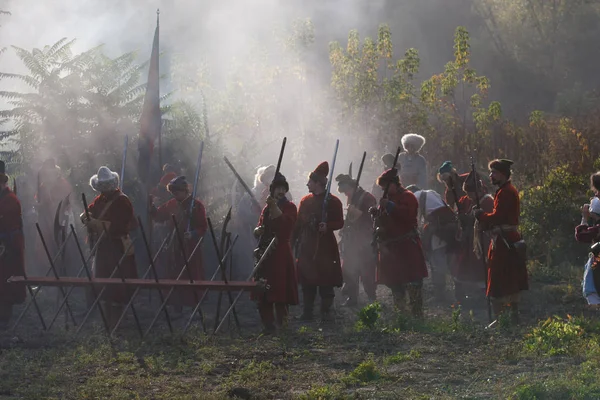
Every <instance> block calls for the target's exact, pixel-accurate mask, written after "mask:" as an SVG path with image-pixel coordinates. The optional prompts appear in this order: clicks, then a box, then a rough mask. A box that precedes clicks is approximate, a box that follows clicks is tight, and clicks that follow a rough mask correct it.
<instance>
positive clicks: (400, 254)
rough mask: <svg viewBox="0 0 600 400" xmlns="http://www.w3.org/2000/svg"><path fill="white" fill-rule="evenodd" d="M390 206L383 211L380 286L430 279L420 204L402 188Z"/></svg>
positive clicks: (389, 196) (379, 246)
mask: <svg viewBox="0 0 600 400" xmlns="http://www.w3.org/2000/svg"><path fill="white" fill-rule="evenodd" d="M388 199H389V201H390V202H392V203H393V204H391V205H390V206H389V207H386V209H385V210H383V211H382V213H383V214H382V215H381V216H380V217H379V218H380V228H381V229H382V230H383V235H382V237H381V238H380V240H379V243H378V249H379V265H378V268H377V282H378V283H379V284H382V285H386V286H388V287H393V286H398V285H404V284H407V283H411V282H418V281H420V280H422V279H423V278H426V277H427V266H426V264H425V256H424V254H423V248H422V246H421V239H420V238H419V235H418V233H417V213H418V209H419V203H418V202H417V198H416V197H415V195H414V194H413V193H411V192H410V191H408V190H406V189H404V188H401V189H399V191H398V192H397V193H395V194H393V195H388Z"/></svg>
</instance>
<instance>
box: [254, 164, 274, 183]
mask: <svg viewBox="0 0 600 400" xmlns="http://www.w3.org/2000/svg"><path fill="white" fill-rule="evenodd" d="M274 177H275V166H274V165H265V166H262V167H258V169H257V170H256V175H254V187H257V186H258V184H259V183H262V184H263V185H265V186H268V185H270V184H271V181H272V180H273V178H274Z"/></svg>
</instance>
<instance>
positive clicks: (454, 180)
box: [437, 161, 469, 211]
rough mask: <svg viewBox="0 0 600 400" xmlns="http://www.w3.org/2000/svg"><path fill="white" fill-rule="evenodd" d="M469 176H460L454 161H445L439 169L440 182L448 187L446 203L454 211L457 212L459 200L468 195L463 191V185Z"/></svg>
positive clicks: (445, 194) (466, 174)
mask: <svg viewBox="0 0 600 400" xmlns="http://www.w3.org/2000/svg"><path fill="white" fill-rule="evenodd" d="M468 175H469V173H465V174H460V175H459V174H458V172H456V168H454V166H453V165H452V161H444V163H443V164H442V166H441V167H440V168H439V169H438V174H437V179H438V182H440V183H443V184H444V185H445V186H446V191H445V192H444V198H445V199H446V203H447V204H448V205H449V206H450V208H452V209H453V210H456V207H457V206H456V204H457V201H458V199H460V198H462V197H464V196H466V195H467V194H466V193H465V191H464V190H463V184H464V182H465V179H467V176H468ZM461 211H462V210H461Z"/></svg>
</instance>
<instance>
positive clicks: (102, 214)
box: [96, 193, 125, 219]
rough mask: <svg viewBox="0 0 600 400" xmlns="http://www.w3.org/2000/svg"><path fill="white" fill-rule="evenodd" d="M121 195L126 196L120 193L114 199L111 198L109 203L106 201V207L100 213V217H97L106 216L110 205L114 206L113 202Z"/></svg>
mask: <svg viewBox="0 0 600 400" xmlns="http://www.w3.org/2000/svg"><path fill="white" fill-rule="evenodd" d="M121 196H125V194H124V193H119V195H118V196H115V197H114V198H113V199H111V200H110V201H109V202H108V203H106V205H105V206H104V208H103V209H102V212H101V213H100V215H98V218H96V219H102V217H104V216H105V215H106V213H107V212H108V209H109V208H110V206H112V204H113V203H114V202H115V201H116V200H117V199H118V198H119V197H121Z"/></svg>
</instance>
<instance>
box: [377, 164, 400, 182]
mask: <svg viewBox="0 0 600 400" xmlns="http://www.w3.org/2000/svg"><path fill="white" fill-rule="evenodd" d="M388 182H389V183H396V184H398V185H399V184H400V177H398V170H397V169H396V168H390V169H388V170H386V171H385V172H384V173H383V174H381V175H379V178H377V184H378V185H379V186H384V185H387V184H388Z"/></svg>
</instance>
